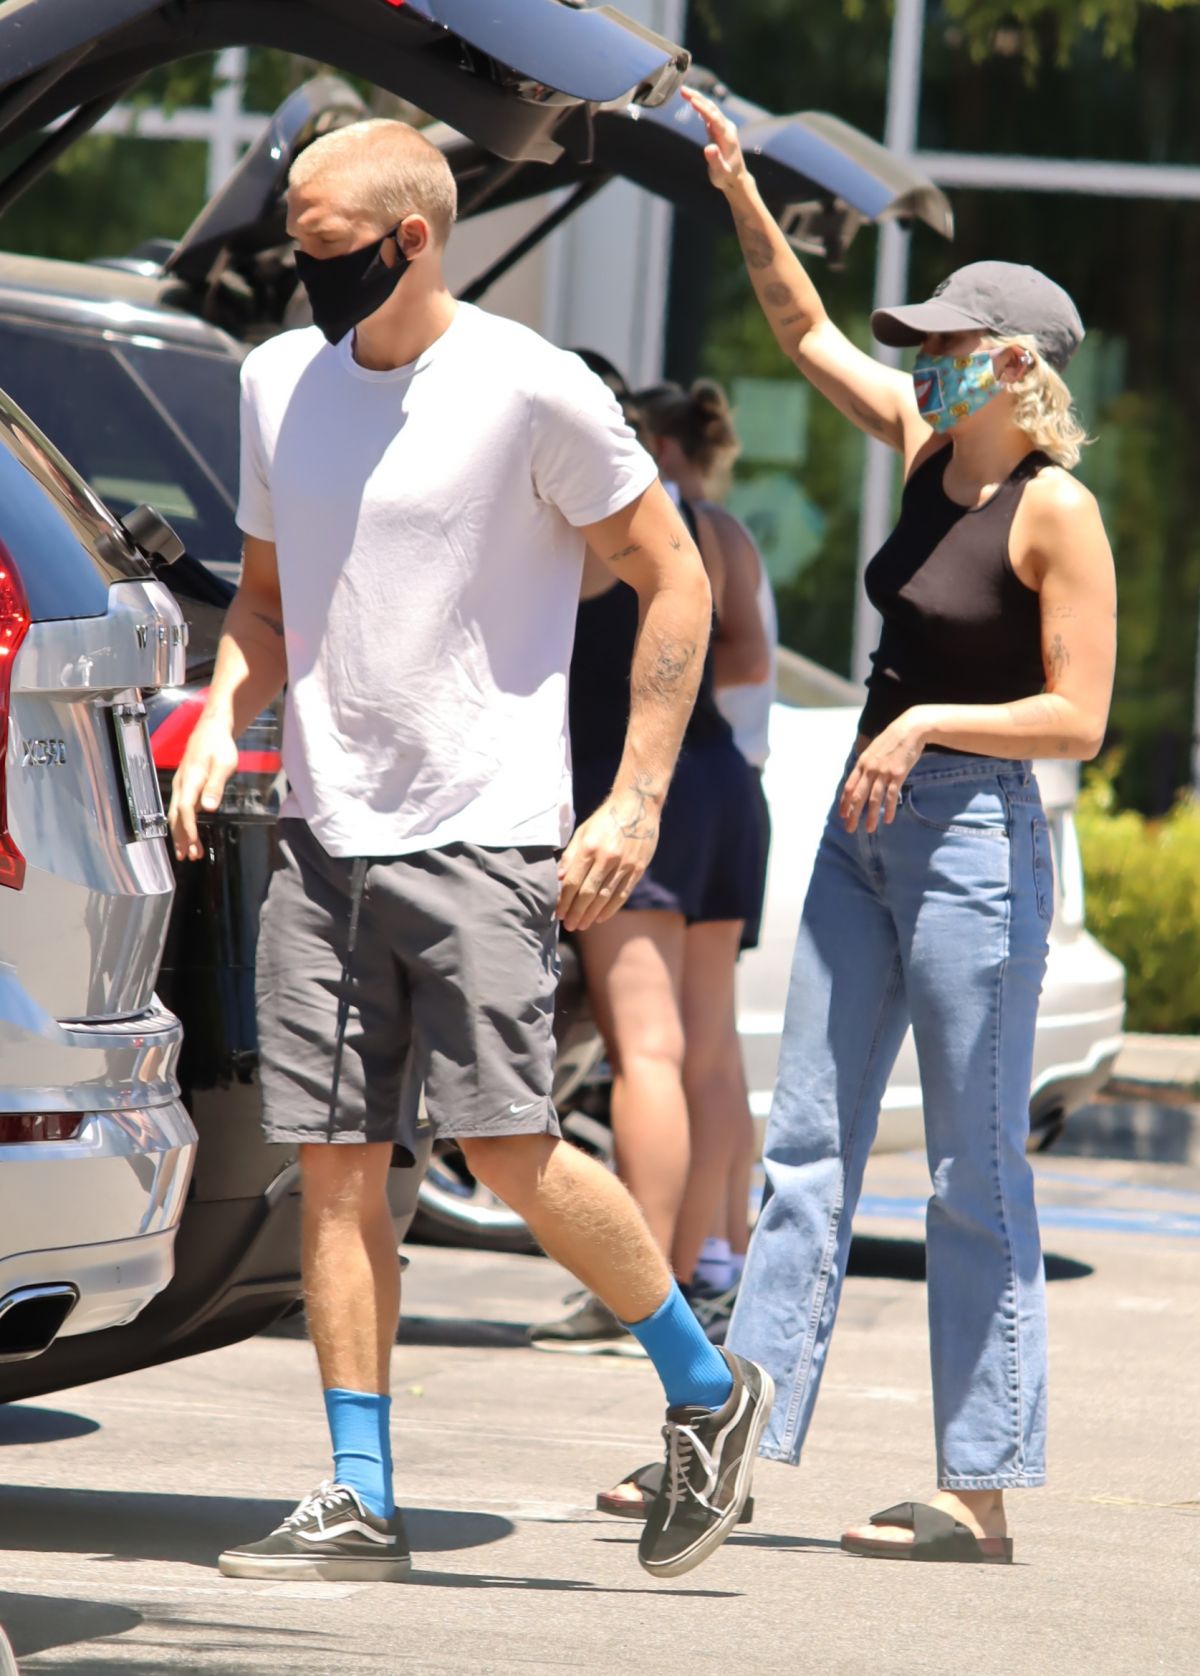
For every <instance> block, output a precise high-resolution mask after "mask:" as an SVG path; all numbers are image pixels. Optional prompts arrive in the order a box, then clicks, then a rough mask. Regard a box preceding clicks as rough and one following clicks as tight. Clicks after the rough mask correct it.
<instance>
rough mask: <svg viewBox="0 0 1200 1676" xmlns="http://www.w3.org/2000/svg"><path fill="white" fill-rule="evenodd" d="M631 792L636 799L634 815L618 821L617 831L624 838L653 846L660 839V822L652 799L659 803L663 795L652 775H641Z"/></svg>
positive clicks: (631, 787) (630, 789)
mask: <svg viewBox="0 0 1200 1676" xmlns="http://www.w3.org/2000/svg"><path fill="white" fill-rule="evenodd" d="M629 791H630V795H631V796H632V798H633V799H634V808H633V813H632V814H631V815H627V816H626V817H625V819H624V820H621V821H618V823H617V831H618V832H619V833H620V834H621V836H622V838H631V839H633V840H634V841H635V842H636V843H644V844H653V843H654V841H655V840H656V839H657V837H658V820H657V817H656V815H655V812H654V810H653V809H651V808H650V807H649V804H650V800H651V799H652V798H653V799H654V800H655V801H658V800H659V799H660V798H661V796H662V793H661V791H660V790H659V789H658V786H657V785H656V784H655V782H654V776H653V775H652V774H639V775H638V777H637V779H636V780H635V781H634V783H633V785H632V786H630V788H629Z"/></svg>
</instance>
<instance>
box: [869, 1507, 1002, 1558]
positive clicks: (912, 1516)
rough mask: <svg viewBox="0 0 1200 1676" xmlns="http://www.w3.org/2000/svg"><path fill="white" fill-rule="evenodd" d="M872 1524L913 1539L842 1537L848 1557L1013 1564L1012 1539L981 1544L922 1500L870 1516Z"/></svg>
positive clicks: (993, 1539)
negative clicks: (909, 1534)
mask: <svg viewBox="0 0 1200 1676" xmlns="http://www.w3.org/2000/svg"><path fill="white" fill-rule="evenodd" d="M871 1523H872V1524H873V1525H895V1526H897V1527H898V1528H899V1529H901V1530H910V1531H911V1532H912V1533H913V1540H912V1541H911V1542H889V1541H881V1542H871V1541H870V1540H869V1539H867V1538H865V1537H856V1536H844V1537H843V1538H842V1547H843V1549H844V1550H845V1552H846V1553H847V1554H856V1555H857V1556H858V1557H859V1558H860V1559H864V1560H918V1561H919V1560H925V1561H931V1562H939V1561H940V1562H942V1563H948V1564H951V1565H955V1564H957V1565H1011V1564H1012V1563H1013V1545H1012V1538H1011V1537H1007V1536H1003V1537H1001V1536H988V1537H984V1538H983V1539H982V1541H981V1540H980V1538H979V1537H977V1536H976V1535H975V1532H974V1531H970V1530H968V1529H967V1527H966V1525H960V1524H959V1522H958V1520H957V1519H952V1518H951V1517H950V1515H949V1514H948V1513H943V1512H942V1511H941V1510H940V1508H937V1507H929V1506H927V1505H926V1503H925V1502H923V1501H902V1502H900V1503H898V1504H897V1506H895V1507H889V1508H888V1509H887V1511H886V1512H884V1513H872V1515H871Z"/></svg>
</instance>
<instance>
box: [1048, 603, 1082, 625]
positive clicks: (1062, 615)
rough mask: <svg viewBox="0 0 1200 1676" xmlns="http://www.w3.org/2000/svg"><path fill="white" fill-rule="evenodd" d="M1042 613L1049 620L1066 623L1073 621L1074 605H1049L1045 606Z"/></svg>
mask: <svg viewBox="0 0 1200 1676" xmlns="http://www.w3.org/2000/svg"><path fill="white" fill-rule="evenodd" d="M1043 615H1044V616H1045V617H1046V618H1048V619H1049V621H1051V622H1055V623H1067V622H1071V621H1073V619H1074V616H1075V607H1074V606H1073V605H1051V606H1049V607H1047V609H1046V611H1045V612H1043Z"/></svg>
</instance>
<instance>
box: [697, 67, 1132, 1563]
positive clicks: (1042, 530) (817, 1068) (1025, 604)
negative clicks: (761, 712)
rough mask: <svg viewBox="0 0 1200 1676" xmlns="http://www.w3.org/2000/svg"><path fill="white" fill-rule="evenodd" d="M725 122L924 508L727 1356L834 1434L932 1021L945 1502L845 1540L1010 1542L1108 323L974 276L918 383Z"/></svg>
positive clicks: (896, 319)
mask: <svg viewBox="0 0 1200 1676" xmlns="http://www.w3.org/2000/svg"><path fill="white" fill-rule="evenodd" d="M685 95H686V97H687V98H688V99H689V100H690V102H691V103H692V105H693V106H694V107H695V109H696V110H697V111H698V112H699V114H700V116H701V118H702V119H703V121H704V123H705V124H706V126H707V128H708V132H709V140H710V144H709V145H708V146H707V148H706V151H705V156H706V159H707V162H708V168H709V176H710V179H711V181H712V184H713V185H714V186H715V187H716V188H717V189H718V190H719V191H721V192H722V193H724V195H725V197H726V199H727V200H728V203H729V206H730V209H731V211H732V214H733V218H734V223H735V226H736V229H737V234H738V237H739V239H740V241H741V245H742V250H743V252H744V254H745V258H746V264H747V267H748V268H749V271H750V278H751V281H752V283H753V285H754V289H755V291H756V293H757V295H758V298H759V301H760V303H761V304H762V307H763V310H764V312H765V314H766V317H767V320H768V321H769V323H770V325H771V327H772V329H773V331H774V333H775V336H776V339H777V341H778V343H779V345H780V348H781V349H782V350H783V352H784V353H785V354H786V355H787V356H788V358H789V359H790V360H792V361H793V362H794V363H795V365H796V366H797V367H798V369H799V370H800V371H801V372H802V373H803V374H804V375H805V377H807V378H808V379H809V381H810V382H811V383H812V384H813V385H815V387H816V388H817V389H818V390H819V391H820V392H821V394H822V395H824V396H825V397H826V398H827V399H828V400H829V401H830V402H832V403H833V405H834V406H835V407H836V408H837V409H838V410H839V411H840V412H841V413H843V414H845V416H846V417H847V418H848V419H849V420H850V421H851V422H852V423H854V424H856V425H857V426H859V428H860V429H862V430H864V431H866V432H867V433H868V434H869V435H871V436H874V437H877V438H878V439H880V440H881V441H883V442H886V443H887V444H888V445H889V446H891V447H893V448H894V449H895V450H896V451H897V452H898V453H899V454H900V455H901V456H902V457H903V460H904V471H905V486H904V495H903V499H902V502H901V507H900V516H899V520H898V522H897V525H896V527H895V529H894V530H893V532H892V534H891V535H890V536H889V537H888V539H887V541H886V542H885V543H884V545H883V547H882V548H881V549H880V551H879V553H878V554H877V555H876V556H875V558H874V559H873V561H872V563H871V565H870V567H869V569H868V571H867V590H868V593H869V595H870V598H871V600H872V602H873V603H874V605H875V606H876V608H877V609H878V611H879V612H880V615H881V616H882V618H883V629H882V634H881V638H880V642H879V648H878V650H877V652H876V653H875V658H874V670H873V673H872V675H871V677H870V680H869V682H868V698H867V704H866V708H865V710H864V711H863V715H862V720H861V724H860V734H859V738H858V742H857V744H856V746H855V749H854V751H853V753H852V756H851V759H850V762H849V763H848V765H847V769H846V773H845V778H844V780H843V782H842V785H841V787H840V789H839V791H838V794H837V796H836V798H835V801H834V805H833V808H832V810H831V812H830V816H829V820H828V823H827V825H826V828H825V832H824V836H823V838H822V841H821V846H820V850H819V853H818V856H817V860H816V865H815V870H814V874H813V879H812V885H811V888H810V890H809V893H808V897H807V900H806V903H805V907H804V911H803V914H802V917H801V923H800V930H799V936H798V938H797V944H796V956H795V965H794V968H793V973H792V982H791V989H790V992H789V997H788V1006H787V1014H786V1019H785V1025H784V1036H783V1047H782V1053H781V1058H780V1067H779V1079H778V1083H777V1086H776V1090H775V1100H774V1106H773V1109H772V1113H771V1119H770V1123H769V1126H768V1131H767V1139H766V1147H765V1167H766V1174H767V1193H766V1198H765V1202H764V1206H763V1210H762V1214H761V1216H760V1218H759V1223H758V1227H757V1229H756V1230H755V1234H754V1238H753V1240H752V1242H751V1247H750V1254H749V1258H748V1261H747V1265H746V1272H745V1276H744V1278H743V1281H742V1287H741V1293H740V1296H739V1299H738V1304H737V1308H736V1310H735V1312H734V1317H733V1321H732V1324H731V1327H730V1334H729V1342H730V1344H731V1345H732V1346H734V1347H735V1348H736V1349H737V1350H738V1351H739V1352H740V1353H741V1354H742V1355H751V1356H753V1357H755V1358H756V1359H757V1360H758V1361H760V1362H762V1363H763V1364H764V1365H765V1366H766V1367H767V1368H768V1369H769V1371H770V1372H771V1374H772V1375H773V1376H774V1379H775V1381H776V1387H777V1391H778V1396H777V1399H776V1404H775V1409H774V1412H773V1415H772V1418H771V1420H770V1422H769V1424H768V1427H767V1431H766V1433H765V1435H764V1439H763V1446H762V1453H763V1454H765V1455H766V1456H767V1457H768V1458H770V1459H774V1460H780V1461H787V1462H791V1463H793V1464H794V1463H795V1462H796V1461H797V1460H798V1459H799V1455H800V1450H801V1447H802V1445H803V1442H804V1439H805V1436H806V1434H807V1431H808V1427H809V1423H810V1420H811V1417H812V1412H813V1406H814V1403H815V1400H816V1396H817V1387H818V1384H819V1382H820V1377H821V1372H822V1369H823V1367H824V1364H825V1359H826V1354H827V1350H828V1346H829V1339H830V1334H831V1332H832V1330H833V1324H834V1318H835V1315H836V1312H837V1306H838V1298H839V1293H840V1290H841V1283H842V1279H843V1276H844V1274H845V1270H846V1259H847V1255H848V1252H849V1247H850V1225H851V1218H852V1216H853V1213H854V1209H855V1205H856V1202H857V1200H858V1196H859V1192H860V1189H861V1185H862V1177H863V1169H864V1166H865V1164H866V1160H867V1155H868V1153H869V1151H870V1148H871V1143H872V1140H873V1137H874V1134H875V1128H876V1123H877V1119H878V1114H879V1107H880V1103H881V1100H882V1096H883V1092H884V1088H885V1086H886V1084H887V1079H888V1075H889V1073H890V1071H891V1067H892V1064H893V1062H894V1060H895V1057H896V1054H897V1052H898V1050H899V1047H900V1044H901V1041H902V1039H903V1037H904V1034H905V1031H906V1029H907V1028H908V1026H909V1024H910V1023H911V1025H912V1027H913V1031H914V1034H915V1037H916V1044H917V1054H918V1059H919V1062H920V1068H921V1087H922V1094H923V1101H924V1111H925V1133H926V1150H927V1154H928V1162H929V1169H930V1175H931V1178H932V1185H933V1192H932V1197H931V1198H930V1201H929V1207H928V1214H927V1222H926V1237H927V1256H928V1274H929V1319H930V1348H931V1355H932V1368H933V1411H934V1431H935V1439H936V1454H937V1480H938V1490H937V1493H936V1494H935V1495H934V1496H933V1497H932V1499H931V1502H929V1503H919V1502H918V1503H914V1502H904V1503H901V1504H899V1505H898V1506H895V1507H890V1508H888V1509H887V1510H886V1511H885V1512H883V1513H877V1514H875V1515H873V1516H872V1518H871V1519H870V1520H869V1522H868V1523H867V1524H866V1525H863V1526H859V1527H856V1528H854V1529H852V1530H849V1531H847V1532H846V1534H845V1535H844V1536H843V1538H842V1544H843V1547H844V1548H846V1549H847V1550H848V1551H850V1552H851V1553H854V1554H858V1555H862V1556H864V1557H869V1558H878V1559H905V1560H950V1561H956V1560H961V1561H968V1562H979V1561H991V1562H999V1563H1005V1562H1007V1561H1010V1560H1011V1559H1012V1553H1013V1547H1012V1542H1011V1539H1010V1538H1009V1535H1008V1525H1007V1518H1006V1511H1005V1506H1004V1492H1005V1491H1006V1490H1009V1489H1014V1488H1023V1487H1026V1486H1031V1485H1039V1484H1042V1483H1044V1481H1045V1470H1046V1466H1045V1433H1046V1324H1045V1290H1044V1274H1043V1267H1042V1255H1041V1247H1040V1243H1039V1237H1038V1223H1037V1212H1036V1208H1035V1205H1034V1193H1033V1178H1032V1173H1031V1171H1030V1168H1029V1165H1028V1162H1027V1159H1026V1156H1025V1144H1026V1139H1027V1135H1028V1130H1029V1091H1030V1083H1031V1077H1032V1064H1033V1042H1034V1027H1035V1023H1036V1018H1037V1006H1038V995H1039V993H1040V989H1041V984H1042V978H1043V974H1044V971H1045V962H1046V950H1047V943H1046V938H1047V931H1048V928H1049V925H1050V920H1051V917H1052V914H1053V902H1054V882H1053V861H1052V858H1051V850H1050V837H1049V830H1048V827H1047V824H1046V818H1045V815H1044V813H1043V811H1042V805H1041V799H1040V796H1039V793H1038V787H1037V781H1036V779H1035V778H1034V776H1033V774H1032V772H1031V766H1030V759H1031V758H1034V757H1059V758H1065V759H1067V760H1069V761H1072V760H1073V761H1079V760H1081V759H1087V758H1090V757H1092V756H1094V755H1095V754H1096V752H1097V751H1098V750H1099V749H1100V745H1101V743H1102V740H1103V737H1104V730H1105V726H1106V723H1107V716H1108V707H1109V701H1110V697H1111V691H1112V679H1113V665H1114V659H1115V642H1116V624H1115V617H1116V588H1115V582H1114V576H1113V563H1112V555H1111V553H1110V551H1109V545H1108V541H1107V538H1106V536H1105V533H1104V527H1103V524H1102V522H1101V518H1100V514H1099V510H1098V508H1097V506H1096V502H1095V500H1094V498H1093V497H1092V495H1090V494H1089V493H1088V491H1087V490H1086V489H1084V488H1083V487H1081V485H1080V484H1079V483H1077V482H1076V481H1075V479H1074V478H1073V477H1072V476H1071V475H1070V472H1071V469H1072V468H1073V467H1074V466H1075V465H1076V464H1077V462H1078V459H1079V454H1080V448H1081V446H1082V443H1083V441H1084V440H1085V439H1084V433H1083V430H1082V427H1081V426H1080V424H1079V422H1078V421H1077V419H1076V418H1075V417H1074V415H1073V414H1072V411H1071V403H1070V397H1069V394H1068V392H1067V388H1066V385H1065V384H1064V382H1063V379H1062V372H1063V369H1064V368H1065V366H1066V364H1067V362H1068V360H1069V359H1070V357H1071V355H1072V353H1073V352H1074V350H1075V349H1076V348H1077V347H1078V345H1079V343H1080V341H1081V339H1082V337H1083V327H1082V324H1081V323H1080V320H1079V316H1078V313H1077V312H1076V310H1075V306H1074V304H1073V303H1072V301H1071V299H1070V298H1069V297H1068V296H1067V294H1066V292H1064V291H1063V290H1061V289H1060V287H1058V286H1057V285H1055V284H1054V283H1053V282H1052V281H1051V280H1049V279H1047V278H1046V276H1045V275H1044V274H1041V273H1038V272H1037V271H1036V270H1035V269H1033V268H1027V267H1020V266H1016V265H1014V264H1011V263H1004V262H977V263H974V264H972V265H971V266H970V267H966V268H962V269H960V270H959V271H958V272H957V273H954V274H952V275H951V276H950V278H949V279H948V280H947V281H946V282H945V283H944V284H943V285H942V286H941V287H940V288H939V290H938V291H937V292H936V293H935V294H934V296H933V297H931V298H930V299H929V300H928V301H927V302H925V303H920V304H917V305H915V306H913V307H902V308H892V309H883V310H881V311H879V312H877V313H876V314H875V315H874V317H873V319H872V328H873V330H874V332H875V335H876V337H877V338H878V339H880V341H882V342H883V343H887V344H893V345H897V346H901V345H912V346H913V347H917V348H919V349H920V353H919V355H918V357H917V361H916V366H915V368H914V371H913V374H912V376H911V377H906V376H905V375H903V374H902V373H900V372H898V371H896V370H894V369H893V368H891V367H887V366H884V365H882V364H880V363H879V362H877V361H875V360H873V359H872V358H871V357H870V356H868V355H866V354H864V353H863V352H862V351H861V350H859V349H857V348H855V346H854V345H853V344H852V343H850V342H849V340H848V339H847V338H846V337H845V336H843V334H842V333H841V332H840V331H839V330H838V329H837V327H836V326H835V325H834V324H833V322H832V321H831V320H830V318H829V315H828V314H827V312H826V310H825V307H824V304H823V303H822V301H821V298H820V296H819V295H818V293H817V290H816V287H815V286H814V285H813V283H812V280H811V279H810V278H809V276H808V274H807V273H806V272H805V271H804V269H803V267H802V266H801V264H800V262H799V261H798V259H797V257H796V255H795V253H794V252H793V250H792V249H791V247H790V246H789V244H788V242H787V240H786V238H785V237H784V235H783V233H782V232H781V231H780V229H779V227H778V226H777V224H776V223H775V221H774V220H773V218H772V217H771V215H770V213H769V211H768V210H767V209H766V207H765V206H764V204H763V202H762V199H761V197H760V196H759V193H758V191H757V188H756V186H755V184H754V181H753V179H752V178H751V176H750V174H749V172H748V170H747V167H746V163H745V159H744V158H743V156H742V152H741V148H740V146H739V143H738V138H737V132H736V130H735V128H734V127H733V125H732V124H731V123H730V122H728V121H727V120H726V118H725V117H724V116H723V115H722V113H721V112H720V111H719V110H718V109H717V107H716V106H715V105H713V104H712V103H711V102H710V101H709V100H707V99H704V98H703V97H702V96H701V95H698V94H695V93H693V92H691V91H690V90H685Z"/></svg>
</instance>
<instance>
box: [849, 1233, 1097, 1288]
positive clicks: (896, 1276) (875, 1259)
mask: <svg viewBox="0 0 1200 1676" xmlns="http://www.w3.org/2000/svg"><path fill="white" fill-rule="evenodd" d="M846 1272H847V1274H855V1275H864V1276H865V1277H866V1278H867V1279H869V1280H924V1279H925V1241H924V1240H903V1239H885V1238H883V1237H882V1236H881V1235H878V1234H855V1236H854V1239H853V1240H852V1241H851V1244H850V1261H849V1263H848V1265H847V1269H846ZM1094 1273H1095V1270H1094V1269H1093V1268H1092V1266H1091V1264H1090V1263H1079V1262H1077V1261H1076V1260H1075V1258H1074V1257H1060V1256H1058V1255H1057V1253H1056V1252H1053V1251H1048V1252H1047V1253H1046V1279H1047V1280H1084V1279H1086V1278H1087V1276H1088V1275H1090V1274H1094Z"/></svg>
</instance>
